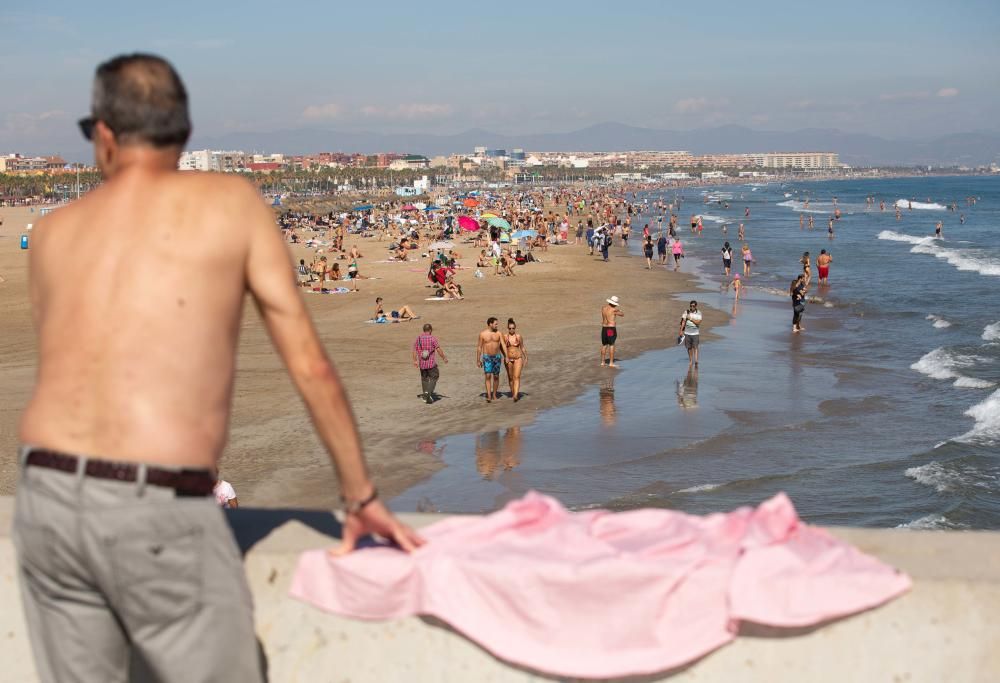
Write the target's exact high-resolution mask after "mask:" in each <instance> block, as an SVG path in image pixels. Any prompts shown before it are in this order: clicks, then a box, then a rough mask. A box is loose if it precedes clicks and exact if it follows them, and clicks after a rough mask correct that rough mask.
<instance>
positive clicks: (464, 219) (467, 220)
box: [458, 216, 479, 232]
mask: <svg viewBox="0 0 1000 683" xmlns="http://www.w3.org/2000/svg"><path fill="white" fill-rule="evenodd" d="M458 227H460V228H461V229H462V230H466V231H468V232H476V231H477V230H479V221H477V220H476V219H475V218H473V217H472V216H459V217H458Z"/></svg>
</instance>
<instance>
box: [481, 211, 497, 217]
mask: <svg viewBox="0 0 1000 683" xmlns="http://www.w3.org/2000/svg"><path fill="white" fill-rule="evenodd" d="M479 217H480V218H500V216H498V215H496V214H495V213H490V212H489V211H485V212H483V213H481V214H479Z"/></svg>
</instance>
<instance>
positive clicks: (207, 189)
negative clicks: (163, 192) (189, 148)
mask: <svg viewBox="0 0 1000 683" xmlns="http://www.w3.org/2000/svg"><path fill="white" fill-rule="evenodd" d="M170 182H171V184H172V185H173V186H174V187H176V188H177V189H179V190H180V191H182V192H184V193H190V195H191V196H207V197H212V198H213V201H220V200H222V201H228V202H232V203H234V204H244V203H249V202H251V201H252V202H254V203H263V200H262V199H261V197H260V195H259V193H258V192H257V189H256V188H255V187H254V186H253V184H252V183H251V182H250V181H248V180H246V179H245V178H240V177H239V176H237V175H233V174H229V173H202V172H197V171H177V172H176V173H173V174H171V179H170Z"/></svg>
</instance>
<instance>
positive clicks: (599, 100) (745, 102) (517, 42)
mask: <svg viewBox="0 0 1000 683" xmlns="http://www.w3.org/2000/svg"><path fill="white" fill-rule="evenodd" d="M0 35H3V36H4V39H3V40H2V41H0V60H2V63H3V65H4V66H3V68H2V69H0V93H2V97H0V153H5V152H7V151H22V152H26V153H28V152H32V153H45V152H57V151H60V150H61V149H62V148H65V147H66V146H67V145H78V143H77V142H76V138H75V136H76V132H75V130H74V129H73V122H74V121H75V120H76V118H78V117H79V116H82V115H84V114H85V113H86V112H87V110H88V106H89V88H90V80H91V78H92V74H93V69H94V67H95V66H96V65H97V63H99V62H100V61H102V60H103V59H106V58H108V57H110V56H112V55H115V54H117V53H120V52H126V51H128V52H131V51H136V50H142V51H151V52H156V53H159V54H162V55H163V56H165V57H167V58H168V59H170V60H171V61H173V62H174V64H175V65H176V66H177V68H178V69H179V71H180V72H181V74H182V76H183V78H184V79H185V81H186V83H187V85H188V89H189V91H190V93H191V98H192V111H193V115H194V120H195V127H196V131H197V132H198V133H200V134H202V135H206V136H213V135H219V134H223V133H226V132H230V131H267V130H278V129H288V128H298V127H304V126H324V127H329V128H334V129H340V130H370V131H379V132H431V133H455V132H460V131H463V130H467V129H469V128H485V129H487V130H494V131H497V132H501V133H508V134H517V133H539V132H552V131H567V130H574V129H578V128H582V127H584V126H587V125H590V124H593V123H599V122H603V121H618V122H621V123H627V124H632V125H637V126H647V127H652V128H673V129H690V128H703V127H710V126H715V125H720V124H729V123H735V124H740V125H746V126H749V127H752V128H759V129H769V130H794V129H798V128H806V127H831V128H840V129H842V130H845V131H849V132H863V133H873V134H876V135H882V136H885V137H893V138H898V137H924V136H933V135H940V134H947V133H953V132H965V131H971V130H994V131H995V130H998V129H1000V123H997V122H998V121H1000V39H998V36H1000V3H997V2H992V3H991V2H962V1H960V0H959V1H952V2H948V3H945V2H937V3H929V2H921V1H916V2H893V1H888V2H877V1H873V0H869V1H868V2H853V1H841V2H827V3H822V4H821V3H815V2H766V1H760V2H756V3H753V2H746V1H744V2H728V1H720V2H683V3H682V2H672V1H663V2H647V1H634V2H619V3H609V2H606V1H604V2H590V1H585V0H577V1H576V2H563V1H551V2H546V1H545V0H535V1H534V2H521V1H520V0H507V1H505V2H496V3H477V2H472V1H469V2H464V3H463V2H424V3H420V2H406V3H397V2H391V1H384V2H364V3H344V4H342V3H338V2H294V1H291V0H288V1H286V2H275V1H274V0H272V1H271V2H257V1H255V0H248V1H244V2H240V3H224V2H214V1H213V0H202V1H201V2H186V1H173V2H158V3H139V2H116V1H115V2H111V1H109V2H102V1H101V0H95V1H94V2H90V3H82V2H78V1H76V2H62V1H51V2H45V3H41V2H37V1H34V0H33V1H31V2H27V1H25V0H4V1H3V3H2V4H0Z"/></svg>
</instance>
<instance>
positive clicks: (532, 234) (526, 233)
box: [511, 230, 538, 240]
mask: <svg viewBox="0 0 1000 683" xmlns="http://www.w3.org/2000/svg"><path fill="white" fill-rule="evenodd" d="M536 235H538V231H537V230H518V231H517V232H515V233H514V234H513V235H511V237H513V238H514V239H516V240H519V239H521V238H522V237H535V236H536Z"/></svg>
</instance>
